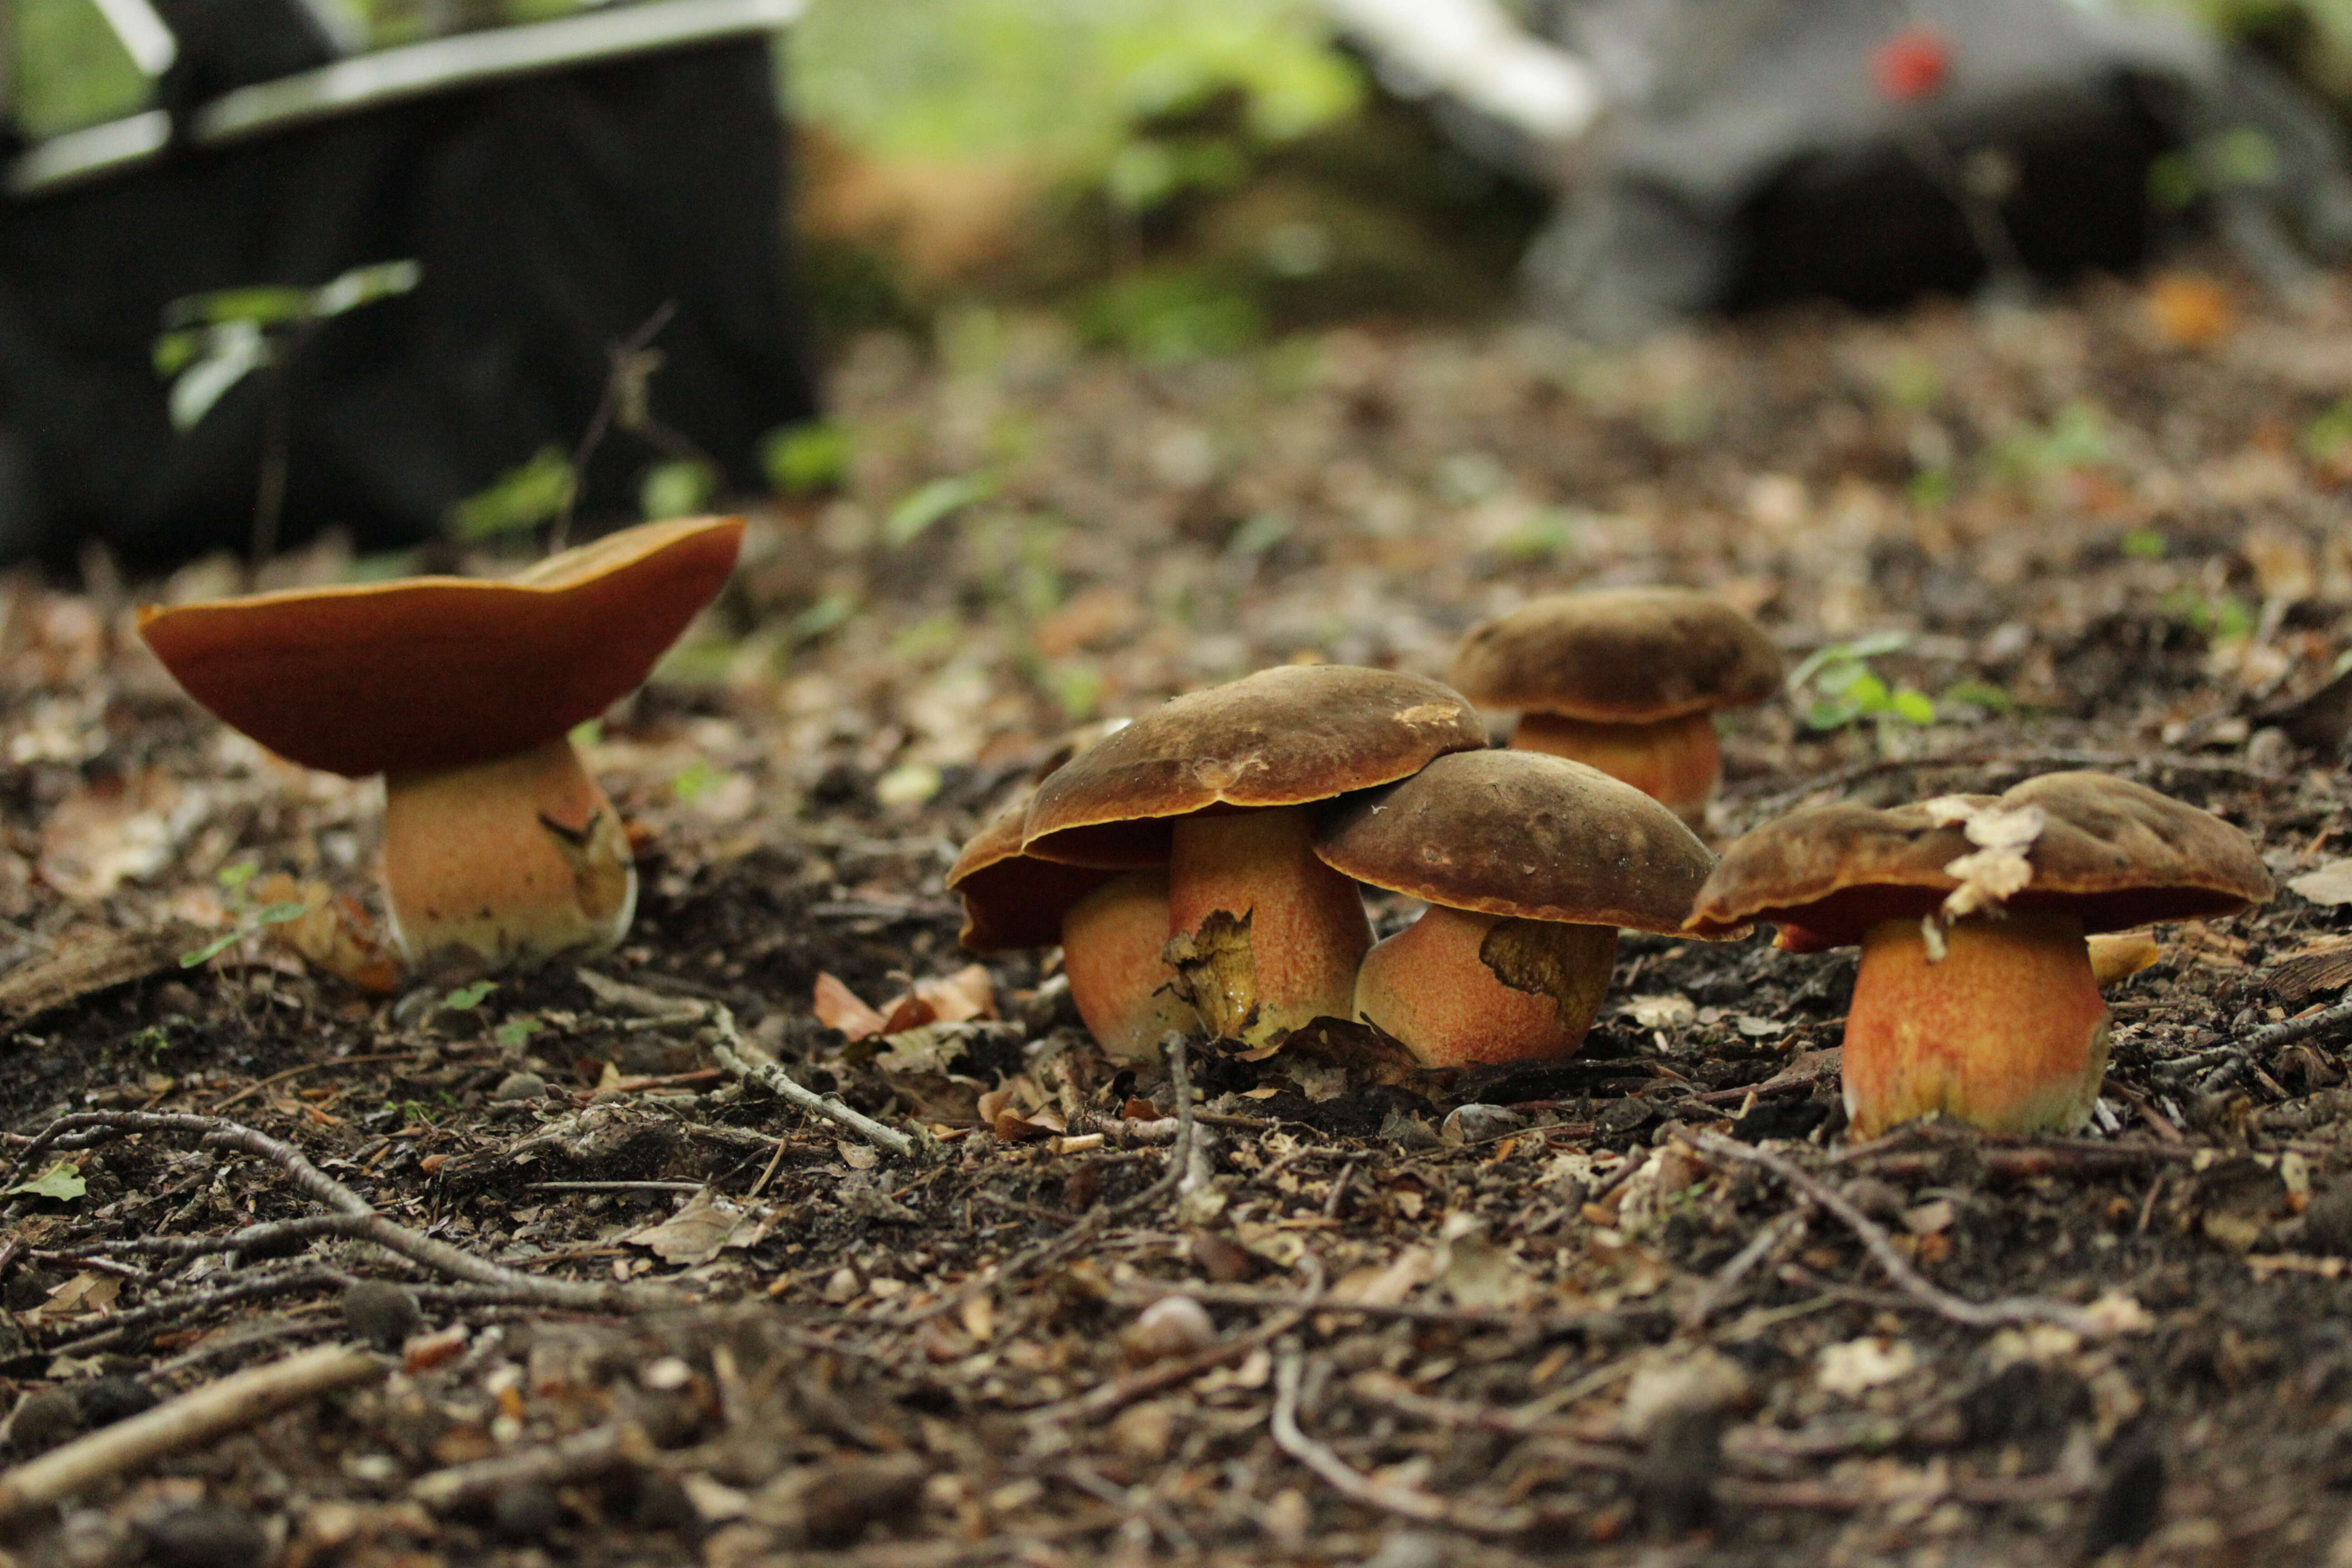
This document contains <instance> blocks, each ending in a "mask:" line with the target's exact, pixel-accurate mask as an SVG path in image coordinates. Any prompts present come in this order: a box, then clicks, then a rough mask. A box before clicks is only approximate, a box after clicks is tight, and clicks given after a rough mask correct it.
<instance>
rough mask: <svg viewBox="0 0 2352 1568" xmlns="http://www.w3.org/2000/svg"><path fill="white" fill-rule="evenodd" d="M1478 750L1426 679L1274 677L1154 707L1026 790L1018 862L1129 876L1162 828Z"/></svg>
mask: <svg viewBox="0 0 2352 1568" xmlns="http://www.w3.org/2000/svg"><path fill="white" fill-rule="evenodd" d="M1485 745H1486V726H1485V725H1484V724H1482V723H1481V722H1480V721H1479V719H1478V714H1477V711H1476V710H1475V709H1473V708H1472V707H1471V706H1470V704H1469V703H1467V702H1465V701H1464V700H1462V698H1461V696H1460V695H1459V694H1458V693H1456V692H1454V691H1451V690H1449V689H1446V688H1445V687H1443V686H1440V685H1439V684H1438V683H1437V682H1436V681H1434V680H1429V679H1423V677H1421V676H1417V675H1401V674H1398V673H1396V672H1395V671H1393V670H1385V669H1364V668H1358V667H1356V666H1353V665H1344V664H1307V665H1285V666H1282V667H1280V668H1275V669H1262V670H1260V671H1258V672H1257V673H1256V674H1255V675H1251V676H1245V677H1244V678H1243V679H1239V680H1235V681H1230V682H1228V683H1226V684H1225V685H1223V686H1213V687H1211V688H1210V689H1207V690H1205V691H1195V692H1192V693H1189V694H1188V695H1185V696H1182V697H1179V698H1176V699H1174V700H1172V701H1170V702H1167V703H1163V704H1162V705H1161V706H1160V707H1158V708H1156V709H1153V710H1151V711H1150V712H1149V713H1146V714H1144V715H1143V716H1142V717H1141V718H1139V719H1138V720H1136V721H1135V722H1133V723H1132V724H1129V725H1128V726H1127V727H1126V728H1125V729H1123V730H1121V731H1118V733H1117V734H1115V735H1112V736H1111V737H1110V738H1109V739H1108V740H1106V741H1103V742H1100V743H1099V744H1097V745H1095V746H1092V747H1089V748H1088V749H1087V750H1086V751H1085V752H1080V753H1079V754H1078V755H1077V756H1076V757H1075V758H1073V759H1071V761H1070V762H1069V763H1067V764H1066V766H1064V767H1063V768H1062V769H1061V770H1060V771H1059V772H1057V773H1054V774H1053V775H1052V776H1051V777H1049V778H1047V779H1046V780H1045V783H1044V784H1040V785H1038V786H1037V794H1036V796H1035V798H1034V799H1033V800H1032V801H1031V802H1030V804H1029V818H1028V827H1027V835H1026V837H1025V838H1024V843H1023V846H1022V847H1023V849H1024V852H1025V853H1027V854H1029V855H1031V856H1035V857H1040V858H1050V859H1055V860H1064V861H1068V862H1070V863H1072V864H1079V865H1096V866H1129V867H1133V866H1139V865H1146V864H1150V863H1152V862H1154V861H1156V860H1164V859H1166V858H1167V857H1168V844H1169V838H1170V832H1171V819H1172V818H1175V817H1179V816H1191V815H1192V814H1193V813H1195V812H1202V811H1210V810H1215V809H1220V808H1243V807H1256V806H1270V805H1307V804H1309V803H1311V802H1314V801H1318V800H1328V799H1330V798H1331V797H1332V796H1333V795H1345V794H1347V793H1349V791H1351V790H1360V789H1369V788H1370V787H1371V786H1373V785H1374V784H1387V783H1389V782H1391V780H1394V779H1400V778H1403V777H1406V776H1408V775H1409V774H1412V773H1417V772H1419V771H1420V770H1421V768H1422V767H1423V766H1424V765H1426V764H1427V763H1428V762H1429V761H1430V759H1432V758H1433V757H1438V756H1443V755H1444V754H1445V753H1446V752H1463V751H1470V750H1474V749H1476V748H1479V747H1483V746H1485Z"/></svg>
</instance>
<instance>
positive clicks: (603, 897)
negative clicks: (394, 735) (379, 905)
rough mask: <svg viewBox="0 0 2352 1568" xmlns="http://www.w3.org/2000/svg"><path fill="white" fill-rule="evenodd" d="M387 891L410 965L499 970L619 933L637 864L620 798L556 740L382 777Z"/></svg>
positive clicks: (632, 906)
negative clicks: (463, 963)
mask: <svg viewBox="0 0 2352 1568" xmlns="http://www.w3.org/2000/svg"><path fill="white" fill-rule="evenodd" d="M383 890H384V901H385V903H386V905H387V906H388V908H389V910H390V912H391V916H392V935H393V941H394V942H395V943H396V944H397V945H398V947H399V948H400V952H401V955H402V956H403V957H404V958H405V959H407V960H408V961H409V963H411V964H412V965H418V966H423V965H428V964H431V963H435V962H436V961H439V960H446V959H451V958H457V959H462V960H469V961H471V962H473V963H484V964H488V965H489V966H490V967H493V968H500V967H505V966H507V965H510V964H517V963H537V962H539V961H541V960H542V959H546V958H550V957H552V956H554V955H555V954H557V953H560V952H580V951H601V950H603V949H605V948H609V947H612V946H613V945H614V944H615V943H617V942H619V941H620V940H621V937H622V934H623V933H624V932H625V931H627V930H628V929H629V920H630V917H631V916H632V915H634V914H635V911H636V905H637V874H636V868H635V865H634V864H632V860H631V856H630V853H629V840H628V835H627V834H626V833H625V832H623V831H622V828H621V820H620V816H619V815H618V814H617V813H616V812H614V809H613V803H612V802H611V801H610V800H607V799H606V798H605V797H604V791H603V790H602V789H600V788H598V787H597V785H596V781H595V780H594V779H592V778H590V777H589V776H588V772H587V770H586V769H585V768H583V767H582V766H581V765H580V754H579V753H578V752H575V751H573V750H572V742H570V741H568V740H559V741H551V742H548V743H547V744H545V745H543V746H539V747H535V748H533V749H532V750H530V751H528V752H521V753H520V754H519V755H516V756H511V757H500V758H499V759H498V760H497V761H495V762H488V763H475V764H473V765H471V766H468V767H462V768H448V769H445V770H442V771H440V772H436V773H395V774H393V775H392V776H390V777H388V778H386V779H385V780H384V802H383Z"/></svg>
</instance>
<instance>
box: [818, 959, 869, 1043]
mask: <svg viewBox="0 0 2352 1568" xmlns="http://www.w3.org/2000/svg"><path fill="white" fill-rule="evenodd" d="M811 1005H813V1006H814V1009H815V1012H816V1021H817V1022H818V1023H820V1024H823V1025H824V1026H825V1027H827V1028H829V1029H838V1030H840V1031H841V1032H842V1033H843V1034H845V1035H846V1036H848V1037H850V1038H851V1039H853V1040H862V1039H865V1038H866V1037H869V1036H873V1035H879V1034H882V1033H884V1032H885V1031H886V1030H887V1026H888V1021H887V1019H885V1018H884V1017H883V1016H882V1015H881V1014H879V1013H877V1012H876V1011H875V1010H874V1009H873V1008H871V1007H869V1006H867V1005H866V1003H865V1001H864V1000H863V999H861V998H860V997H859V996H858V994H857V993H856V992H855V991H852V990H851V989H850V988H849V987H848V986H846V985H845V984H842V983H841V982H840V981H839V980H836V979H835V978H834V977H833V975H832V974H830V973H824V974H819V975H818V976H817V977H816V995H815V997H814V1000H813V1002H812V1004H811Z"/></svg>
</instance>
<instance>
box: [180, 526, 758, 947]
mask: <svg viewBox="0 0 2352 1568" xmlns="http://www.w3.org/2000/svg"><path fill="white" fill-rule="evenodd" d="M742 534H743V522H742V520H741V519H740V518H691V519H684V520H679V521H670V522H656V523H647V524H645V525H644V526H642V527H638V528H631V529H625V530H622V531H620V532H617V533H613V534H609V535H607V536H605V537H604V538H603V539H599V540H596V541H594V542H592V543H588V544H583V545H581V546H579V547H578V548H576V549H572V550H567V551H564V552H561V553H559V554H555V555H551V556H549V557H548V558H547V559H546V560H544V561H541V562H540V563H538V564H537V565H535V566H533V567H531V568H530V569H529V570H528V571H525V572H523V573H521V574H519V575H517V576H515V577H511V578H508V579H506V580H503V581H488V580H482V579H477V578H467V577H409V578H402V579H399V580H396V581H394V582H388V583H369V584H341V585H337V586H332V587H325V588H304V589H295V590H289V591H287V592H283V593H274V594H257V595H251V596H249V597H246V598H239V599H221V600H212V601H207V602H204V603H198V604H189V605H172V606H169V607H165V606H162V605H148V606H145V607H144V608H142V610H141V611H140V613H139V629H140V632H141V634H142V636H143V637H145V638H146V639H147V644H148V646H149V647H152V648H153V649H154V651H155V655H156V657H157V658H160V659H161V660H162V661H163V667H164V668H166V669H168V670H170V671H171V672H172V674H173V677H174V678H175V679H177V680H178V681H179V682H180V684H181V686H183V687H184V688H185V689H186V690H187V692H188V694H189V695H190V696H191V697H193V698H194V699H195V700H197V701H198V702H200V703H202V704H203V705H204V706H205V708H207V709H209V710H211V711H212V712H213V713H214V714H215V716H217V717H218V718H219V719H220V720H221V721H223V722H224V723H226V724H228V725H229V726H230V727H231V728H233V729H236V730H240V731H244V732H245V733H246V734H247V735H250V736H252V737H253V738H254V739H255V740H257V741H258V742H261V743H262V744H263V745H265V746H267V747H268V748H269V749H270V750H271V751H273V752H278V754H279V755H281V756H284V757H287V758H289V759H290V760H292V761H294V762H297V763H301V764H302V765H303V766H305V767H312V768H319V769H321V770H323V771H325V772H328V773H343V774H345V775H347V776H350V777H353V778H364V777H366V776H368V775H370V774H373V773H382V774H383V775H384V828H383V882H384V901H385V905H386V907H387V910H388V911H389V913H390V916H391V924H392V934H393V939H394V942H395V943H396V944H397V945H398V947H399V948H400V951H401V953H402V955H403V956H404V958H406V959H407V960H408V961H409V963H411V964H412V965H420V966H421V965H425V964H429V963H433V962H434V961H436V959H439V958H441V957H443V956H444V955H446V954H450V953H459V954H464V955H467V956H469V957H470V958H471V959H472V960H474V961H478V962H486V963H490V964H493V965H502V964H509V963H520V962H530V961H535V960H538V959H541V958H545V957H547V956H549V955H551V954H553V953H557V952H564V951H567V950H573V949H603V948H609V947H611V946H613V945H614V943H616V942H619V941H620V939H621V936H622V933H623V932H625V931H627V930H628V926H629V920H630V916H631V914H632V913H633V912H634V910H635V907H636V870H635V866H634V865H633V864H632V863H631V861H632V857H631V854H630V849H629V844H628V838H627V836H626V834H625V833H624V832H623V831H622V827H621V824H620V820H619V818H618V816H616V814H615V813H614V810H613V804H612V802H611V801H609V800H607V799H606V798H605V796H604V791H603V790H602V789H600V788H598V787H597V785H596V782H595V780H593V779H592V778H590V777H589V776H588V773H587V771H586V770H585V769H584V768H583V767H582V766H581V764H580V756H579V753H578V752H575V751H574V750H573V749H572V742H571V741H570V739H569V738H568V732H569V731H571V729H572V726H573V725H575V724H578V723H580V722H582V721H584V720H587V719H592V718H593V717H595V716H596V715H597V714H598V713H601V712H603V711H604V709H605V708H607V707H609V706H610V705H611V704H612V703H613V702H614V700H617V699H619V698H621V697H623V696H625V695H626V694H627V693H628V692H629V691H630V690H631V689H634V688H635V687H636V686H637V685H638V684H639V683H641V682H642V681H643V680H644V679H645V678H646V675H647V673H648V672H650V671H651V670H652V668H653V666H654V661H655V660H656V659H658V658H660V657H661V655H662V654H663V652H664V651H665V650H666V649H667V648H668V647H669V646H670V644H671V643H672V642H674V641H675V640H677V636H678V634H679V633H681V632H683V631H684V630H685V629H686V627H687V625H688V622H690V621H691V620H693V618H694V617H695V616H696V615H697V614H698V612H699V611H700V610H701V609H702V607H703V606H704V605H707V604H709V602H710V600H711V598H712V596H713V595H716V594H717V593H718V592H719V588H720V587H721V586H722V585H723V584H725V583H726V581H727V576H728V574H729V573H730V571H732V570H733V569H734V564H735V554H736V551H737V550H738V548H739V547H740V544H741V542H742Z"/></svg>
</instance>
